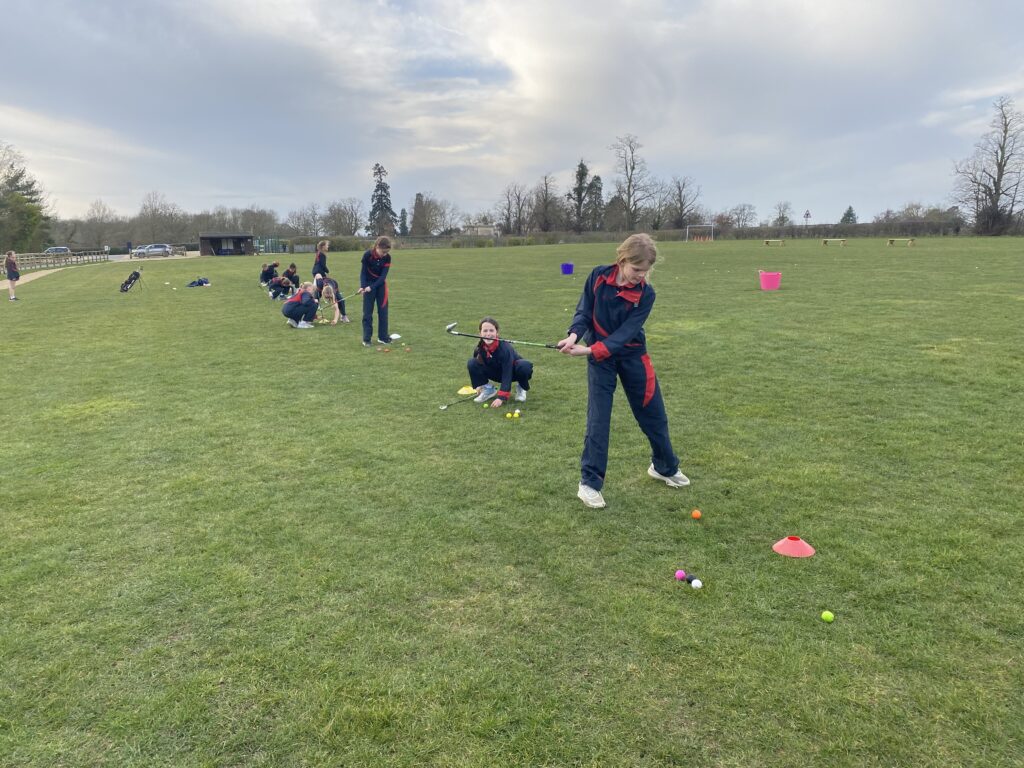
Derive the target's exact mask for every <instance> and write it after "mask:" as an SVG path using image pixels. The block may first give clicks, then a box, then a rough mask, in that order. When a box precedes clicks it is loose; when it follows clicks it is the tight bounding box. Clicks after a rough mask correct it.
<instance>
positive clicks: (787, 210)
mask: <svg viewBox="0 0 1024 768" xmlns="http://www.w3.org/2000/svg"><path fill="white" fill-rule="evenodd" d="M772 210H773V211H775V218H774V219H772V226H773V227H786V226H789V225H790V224H792V223H793V204H792V203H790V202H789V201H788V200H787V201H785V202H781V203H776V204H775V205H774V206H773V208H772Z"/></svg>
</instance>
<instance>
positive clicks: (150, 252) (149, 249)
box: [132, 243, 174, 259]
mask: <svg viewBox="0 0 1024 768" xmlns="http://www.w3.org/2000/svg"><path fill="white" fill-rule="evenodd" d="M173 253H174V249H173V248H171V246H169V245H168V244H167V243H153V244H152V245H140V246H139V247H138V248H136V249H135V250H134V251H132V256H133V257H134V258H136V259H145V258H147V257H149V256H170V255H172V254H173Z"/></svg>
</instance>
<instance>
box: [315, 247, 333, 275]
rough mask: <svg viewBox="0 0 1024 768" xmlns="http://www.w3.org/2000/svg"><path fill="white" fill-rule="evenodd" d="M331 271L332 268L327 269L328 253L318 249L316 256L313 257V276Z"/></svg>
mask: <svg viewBox="0 0 1024 768" xmlns="http://www.w3.org/2000/svg"><path fill="white" fill-rule="evenodd" d="M329 273H330V270H329V269H327V254H326V253H324V252H323V251H317V252H316V256H314V257H313V277H316V276H317V275H327V274H329Z"/></svg>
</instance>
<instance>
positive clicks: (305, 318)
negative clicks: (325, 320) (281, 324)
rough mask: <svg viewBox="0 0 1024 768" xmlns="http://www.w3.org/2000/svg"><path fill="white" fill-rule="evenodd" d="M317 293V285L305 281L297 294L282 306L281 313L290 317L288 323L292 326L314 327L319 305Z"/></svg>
mask: <svg viewBox="0 0 1024 768" xmlns="http://www.w3.org/2000/svg"><path fill="white" fill-rule="evenodd" d="M315 294H316V286H314V285H313V284H312V283H303V284H302V285H301V286H299V290H298V291H297V292H296V293H295V295H294V296H292V297H291V298H290V299H288V301H286V302H285V303H284V304H283V305H282V306H281V314H282V315H284V316H285V317H286V318H287V319H288V325H290V326H291V327H292V328H313V327H314V326H313V320H314V319H315V318H316V309H317V307H318V306H319V303H318V302H317V300H316V295H315Z"/></svg>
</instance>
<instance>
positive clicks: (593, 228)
mask: <svg viewBox="0 0 1024 768" xmlns="http://www.w3.org/2000/svg"><path fill="white" fill-rule="evenodd" d="M583 219H584V221H585V222H586V223H585V225H584V227H585V228H586V229H587V230H589V231H590V232H597V231H599V230H602V229H604V186H603V184H602V183H601V177H600V176H593V177H592V178H591V179H590V182H589V183H588V184H587V202H586V205H585V206H584V208H583Z"/></svg>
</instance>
